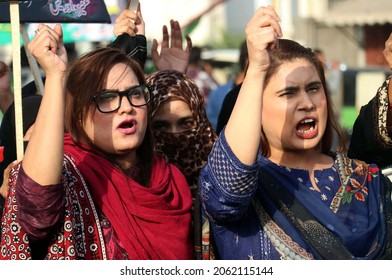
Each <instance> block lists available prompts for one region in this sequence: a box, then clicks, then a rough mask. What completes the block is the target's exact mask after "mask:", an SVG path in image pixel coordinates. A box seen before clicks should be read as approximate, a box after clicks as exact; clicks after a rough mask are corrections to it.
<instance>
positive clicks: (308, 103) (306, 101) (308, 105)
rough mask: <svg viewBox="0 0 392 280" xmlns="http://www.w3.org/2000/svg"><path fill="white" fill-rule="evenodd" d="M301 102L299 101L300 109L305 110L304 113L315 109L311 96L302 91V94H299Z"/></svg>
mask: <svg viewBox="0 0 392 280" xmlns="http://www.w3.org/2000/svg"><path fill="white" fill-rule="evenodd" d="M300 98H301V101H300V109H302V110H305V111H312V110H314V108H315V107H316V106H315V104H314V102H313V99H312V97H311V95H310V94H309V93H307V92H306V91H303V94H301V97H300Z"/></svg>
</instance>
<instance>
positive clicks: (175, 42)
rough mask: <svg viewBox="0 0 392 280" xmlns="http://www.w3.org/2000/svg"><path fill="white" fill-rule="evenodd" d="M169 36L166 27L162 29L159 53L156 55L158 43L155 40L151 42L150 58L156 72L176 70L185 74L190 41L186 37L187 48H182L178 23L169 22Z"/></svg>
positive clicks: (190, 47)
mask: <svg viewBox="0 0 392 280" xmlns="http://www.w3.org/2000/svg"><path fill="white" fill-rule="evenodd" d="M170 29H171V30H170V31H171V36H170V37H169V32H168V30H167V26H166V25H164V26H163V28H162V46H161V52H160V53H158V42H157V40H156V39H154V40H153V42H152V47H151V56H152V60H153V62H154V65H155V67H156V68H157V70H159V71H161V70H167V69H170V70H177V71H180V72H183V73H185V72H186V69H187V68H188V64H189V57H190V55H191V50H192V40H191V38H190V37H189V36H188V35H186V36H185V39H186V42H187V46H186V48H185V50H184V49H183V48H182V31H181V27H180V24H179V23H178V21H175V20H171V21H170Z"/></svg>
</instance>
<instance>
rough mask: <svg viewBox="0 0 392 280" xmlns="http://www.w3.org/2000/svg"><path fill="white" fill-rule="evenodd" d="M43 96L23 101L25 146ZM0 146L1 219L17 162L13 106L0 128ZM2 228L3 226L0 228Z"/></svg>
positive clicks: (7, 112) (31, 97) (34, 96)
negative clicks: (1, 148)
mask: <svg viewBox="0 0 392 280" xmlns="http://www.w3.org/2000/svg"><path fill="white" fill-rule="evenodd" d="M41 100H42V96H41V95H31V96H26V97H24V98H23V99H22V106H23V141H24V146H25V147H26V146H27V143H28V141H29V139H30V136H31V133H32V131H33V128H34V122H35V119H36V117H37V114H38V110H39V106H40V104H41ZM0 146H2V147H3V160H2V161H1V162H0V186H1V188H0V193H1V196H0V217H1V214H2V212H3V207H4V202H5V198H6V197H7V194H8V177H9V172H10V170H11V168H13V167H14V165H15V162H14V161H15V160H16V158H17V157H16V132H15V110H14V106H12V104H11V105H10V106H9V108H8V109H7V111H6V112H5V114H4V117H3V121H2V123H1V127H0ZM0 227H1V226H0Z"/></svg>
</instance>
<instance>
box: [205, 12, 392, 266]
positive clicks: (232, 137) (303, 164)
mask: <svg viewBox="0 0 392 280" xmlns="http://www.w3.org/2000/svg"><path fill="white" fill-rule="evenodd" d="M279 21H280V20H279V17H278V15H277V14H276V13H275V11H274V10H273V9H272V8H271V7H261V8H260V9H258V10H257V11H256V13H255V15H254V16H253V18H252V19H251V20H250V22H249V23H248V25H247V28H246V40H247V45H248V51H249V68H248V71H247V75H246V77H245V80H244V82H243V85H242V87H241V90H240V93H239V96H238V99H237V101H236V104H235V107H234V110H233V112H232V114H231V117H230V119H229V122H228V124H227V126H226V127H225V129H224V130H223V133H221V134H220V136H219V138H218V140H217V141H216V142H215V144H214V147H213V149H212V151H211V153H210V156H209V158H208V163H207V165H206V167H205V168H204V169H203V170H202V173H201V178H200V190H199V191H200V194H201V197H202V201H203V207H204V208H205V211H206V212H207V215H208V216H209V218H210V220H211V223H212V232H213V237H214V240H215V244H216V250H217V258H220V259H382V258H391V247H392V245H391V224H392V221H391V200H390V189H391V188H390V185H389V184H388V182H389V181H387V180H386V179H385V177H384V176H383V175H382V173H381V172H380V170H379V168H378V167H377V165H375V164H366V163H365V162H363V161H359V160H355V159H351V158H348V157H347V156H345V151H346V147H345V144H344V143H345V141H344V139H343V137H342V136H341V135H342V134H341V132H340V128H339V125H338V122H337V121H336V119H335V117H334V114H333V111H332V106H331V98H330V96H329V94H328V91H327V87H326V81H325V76H324V69H323V65H322V63H321V62H320V61H319V60H318V59H317V58H316V56H315V54H314V53H313V52H312V50H311V49H309V48H305V47H303V46H301V45H300V44H298V43H296V42H294V41H291V40H286V39H281V38H280V37H281V36H282V31H281V28H280V25H279ZM336 135H337V138H338V139H339V141H338V142H339V145H338V149H337V151H333V150H332V143H333V139H334V138H335V137H336Z"/></svg>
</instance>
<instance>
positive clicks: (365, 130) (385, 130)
mask: <svg viewBox="0 0 392 280" xmlns="http://www.w3.org/2000/svg"><path fill="white" fill-rule="evenodd" d="M383 54H384V57H385V59H386V61H387V63H388V65H389V68H390V69H392V33H391V34H390V36H389V38H388V39H387V40H386V42H385V48H384V51H383ZM391 79H392V76H390V77H388V78H387V79H386V81H385V82H384V83H383V84H382V85H381V86H380V88H379V89H378V90H377V93H376V95H375V96H374V97H373V98H372V99H371V100H370V101H369V103H368V104H366V105H364V106H362V107H361V110H360V112H359V115H358V117H357V119H356V120H355V123H354V126H353V132H352V135H351V139H350V145H349V149H348V156H349V157H353V158H358V159H361V160H363V161H366V162H374V163H377V165H378V166H379V167H380V168H383V169H385V170H386V169H388V168H389V169H390V167H391V166H392V138H391V135H392V101H391V100H392V86H391ZM389 173H391V172H389Z"/></svg>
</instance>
